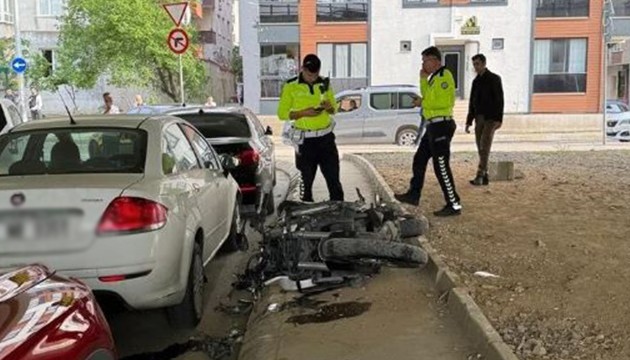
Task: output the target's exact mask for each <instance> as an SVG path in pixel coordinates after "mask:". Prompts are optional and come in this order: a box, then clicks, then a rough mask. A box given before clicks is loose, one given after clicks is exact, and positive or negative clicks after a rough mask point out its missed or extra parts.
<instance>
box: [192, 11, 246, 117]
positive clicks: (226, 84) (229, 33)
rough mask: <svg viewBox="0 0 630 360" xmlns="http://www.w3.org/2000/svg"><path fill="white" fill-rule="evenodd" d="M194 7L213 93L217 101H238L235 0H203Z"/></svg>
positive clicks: (219, 102) (202, 57) (211, 94)
mask: <svg viewBox="0 0 630 360" xmlns="http://www.w3.org/2000/svg"><path fill="white" fill-rule="evenodd" d="M194 4H195V6H193V11H194V18H195V20H194V22H195V25H196V27H197V29H198V30H199V35H200V39H201V46H202V48H201V52H200V57H201V59H203V61H204V62H205V63H206V67H207V69H208V76H209V78H210V88H211V89H212V90H211V93H210V94H208V96H212V97H213V98H214V101H215V102H216V103H217V104H224V103H227V102H231V101H235V99H234V97H235V96H236V81H235V78H234V74H233V73H232V68H231V61H232V49H233V48H234V22H235V21H234V18H235V14H234V2H233V1H232V0H202V1H201V3H199V2H196V3H194Z"/></svg>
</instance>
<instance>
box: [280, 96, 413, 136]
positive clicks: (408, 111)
mask: <svg viewBox="0 0 630 360" xmlns="http://www.w3.org/2000/svg"><path fill="white" fill-rule="evenodd" d="M418 94H419V91H418V87H417V86H413V85H387V86H369V87H366V88H357V89H352V90H345V91H342V92H339V93H338V94H337V95H336V101H337V114H335V122H336V126H335V135H336V137H337V143H339V144H351V143H355V144H356V143H371V144H376V143H378V144H398V145H400V146H411V145H413V144H414V143H415V141H416V137H417V136H418V126H419V124H420V108H416V107H414V105H413V100H414V99H415V98H416V97H417V96H418ZM291 123H292V122H286V123H285V124H284V130H283V132H282V135H283V138H284V140H285V142H286V140H287V137H286V134H287V132H288V130H289V128H290V126H291V125H292V124H291Z"/></svg>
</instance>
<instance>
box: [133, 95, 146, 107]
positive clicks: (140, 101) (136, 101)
mask: <svg viewBox="0 0 630 360" xmlns="http://www.w3.org/2000/svg"><path fill="white" fill-rule="evenodd" d="M133 106H134V107H136V108H139V107H143V106H144V99H142V95H140V94H138V95H136V98H135V99H134V102H133Z"/></svg>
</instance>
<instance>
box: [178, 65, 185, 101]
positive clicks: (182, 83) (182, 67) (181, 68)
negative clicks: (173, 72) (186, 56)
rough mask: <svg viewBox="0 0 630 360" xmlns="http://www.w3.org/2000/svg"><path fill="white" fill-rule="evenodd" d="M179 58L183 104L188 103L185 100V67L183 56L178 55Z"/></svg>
mask: <svg viewBox="0 0 630 360" xmlns="http://www.w3.org/2000/svg"><path fill="white" fill-rule="evenodd" d="M177 56H178V57H179V89H180V96H181V99H182V104H185V103H186V100H185V98H184V65H183V64H182V54H179V55H177Z"/></svg>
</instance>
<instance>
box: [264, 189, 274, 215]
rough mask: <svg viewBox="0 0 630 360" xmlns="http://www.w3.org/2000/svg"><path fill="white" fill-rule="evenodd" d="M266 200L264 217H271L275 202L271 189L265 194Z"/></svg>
mask: <svg viewBox="0 0 630 360" xmlns="http://www.w3.org/2000/svg"><path fill="white" fill-rule="evenodd" d="M266 197H267V199H266V200H265V215H267V216H269V215H272V214H273V213H274V212H275V211H276V201H275V199H274V195H273V189H271V191H270V192H269V194H267V196H266Z"/></svg>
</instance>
